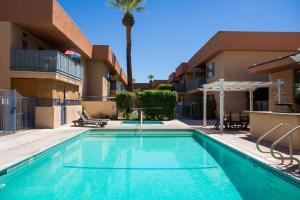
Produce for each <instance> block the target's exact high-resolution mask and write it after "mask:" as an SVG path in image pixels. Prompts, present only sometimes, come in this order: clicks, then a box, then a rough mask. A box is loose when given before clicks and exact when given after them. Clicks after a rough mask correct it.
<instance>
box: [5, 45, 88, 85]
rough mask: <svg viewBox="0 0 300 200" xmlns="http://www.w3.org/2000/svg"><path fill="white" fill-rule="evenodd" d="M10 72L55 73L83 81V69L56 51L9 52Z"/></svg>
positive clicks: (29, 50) (26, 50) (15, 50)
mask: <svg viewBox="0 0 300 200" xmlns="http://www.w3.org/2000/svg"><path fill="white" fill-rule="evenodd" d="M10 68H11V70H13V71H34V72H55V73H59V74H63V75H65V76H67V77H71V78H74V79H77V80H83V67H82V66H81V65H80V64H78V63H77V62H76V61H74V60H73V59H71V58H69V57H68V56H66V55H64V54H62V53H61V52H59V51H56V50H31V49H13V50H11V67H10Z"/></svg>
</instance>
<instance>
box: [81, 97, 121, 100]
mask: <svg viewBox="0 0 300 200" xmlns="http://www.w3.org/2000/svg"><path fill="white" fill-rule="evenodd" d="M115 99H116V98H115V97H101V96H84V97H81V101H114V100H115Z"/></svg>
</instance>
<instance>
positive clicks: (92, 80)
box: [0, 0, 127, 128]
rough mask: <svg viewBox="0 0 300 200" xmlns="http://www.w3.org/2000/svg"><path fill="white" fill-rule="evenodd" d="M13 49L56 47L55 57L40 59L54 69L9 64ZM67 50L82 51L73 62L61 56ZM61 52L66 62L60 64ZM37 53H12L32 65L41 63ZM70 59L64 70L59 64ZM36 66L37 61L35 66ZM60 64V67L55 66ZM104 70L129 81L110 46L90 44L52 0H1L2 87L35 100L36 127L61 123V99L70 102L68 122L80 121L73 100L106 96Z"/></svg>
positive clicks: (67, 113) (107, 87) (0, 65)
mask: <svg viewBox="0 0 300 200" xmlns="http://www.w3.org/2000/svg"><path fill="white" fill-rule="evenodd" d="M35 8H39V9H35ZM13 50H21V51H23V52H25V51H24V50H32V51H34V52H35V53H38V54H40V53H42V51H43V50H51V51H52V52H53V51H54V52H55V53H57V54H55V56H54V57H53V56H52V57H50V56H48V57H43V60H42V62H43V67H46V68H47V69H48V67H49V66H51V67H52V65H54V64H53V63H55V65H56V67H57V68H56V70H53V69H52V68H51V70H48V71H47V70H46V71H41V70H40V69H36V68H34V70H32V69H31V68H30V70H23V69H21V70H20V69H17V68H16V67H15V68H12V60H11V59H14V58H15V57H14V58H12V55H14V54H13V53H12V51H13ZM66 50H74V51H76V52H78V53H80V54H81V58H80V59H79V60H76V61H75V60H73V59H71V58H69V57H68V56H66V55H63V53H64V52H65V51H66ZM23 52H22V53H23ZM22 55H28V54H22ZM51 55H52V54H51ZM60 55H61V56H62V57H63V59H64V60H65V62H64V61H60V62H59V58H60V57H59V56H60ZM38 57H39V56H34V57H33V56H31V57H26V58H22V57H16V60H18V61H20V60H21V62H24V63H26V64H28V63H29V62H28V61H26V59H31V60H30V63H32V65H34V63H39V62H40V61H39V60H37V59H38ZM51 59H52V60H51ZM53 59H56V60H53ZM60 59H61V58H60ZM67 60H68V61H67ZM68 62H72V64H71V65H69V64H68V66H70V67H73V66H75V68H74V67H73V68H72V70H73V71H71V70H69V68H67V69H68V70H69V71H67V72H66V71H63V70H64V69H66V68H63V67H65V65H64V63H68ZM50 63H51V64H50ZM58 63H59V64H58ZM78 64H80V66H81V67H82V68H80V70H81V69H82V74H83V75H82V76H81V77H79V74H78V73H77V71H78V70H77V69H78V68H76V67H77V66H78ZM59 65H60V66H59ZM21 67H24V66H21ZM26 67H28V66H26ZM29 67H31V66H29ZM39 67H40V66H39V65H38V66H37V68H39ZM58 67H62V68H60V69H59V70H57V69H58ZM49 68H50V67H49ZM22 70H23V71H22ZM74 72H76V74H75V75H74ZM108 74H109V75H114V76H118V77H119V80H120V82H122V84H124V85H126V84H127V77H126V75H125V73H124V71H123V70H122V68H121V65H120V64H119V62H118V60H117V59H116V57H115V55H114V53H113V51H112V49H111V48H110V47H109V46H108V45H93V44H91V43H90V41H89V40H88V39H87V38H86V36H85V35H84V34H83V33H82V32H81V30H80V29H79V28H78V27H77V25H76V24H75V23H74V22H73V20H72V19H71V18H70V17H69V16H68V14H67V13H66V12H65V11H64V10H63V9H62V7H61V6H60V5H59V4H58V2H57V1H56V0H43V1H40V0H10V1H3V2H1V6H0V89H6V90H11V89H16V90H17V91H18V92H19V93H20V94H21V95H23V96H28V97H34V98H36V99H37V102H38V103H37V107H36V111H35V116H36V117H35V118H36V127H39V128H40V127H46V128H55V127H57V126H59V125H61V121H60V116H61V112H62V110H61V107H60V106H58V105H57V104H61V102H63V101H62V100H63V99H64V98H65V100H66V101H68V103H67V104H66V105H65V107H66V109H65V110H66V114H65V115H66V118H65V121H66V123H70V122H72V120H75V119H78V114H77V111H78V110H80V109H81V105H77V104H78V103H80V98H81V97H85V96H101V97H103V96H105V97H106V96H109V94H110V92H111V91H110V80H108ZM39 99H41V100H43V101H44V100H45V99H46V101H44V103H45V102H46V104H44V103H43V105H39V102H40V101H39ZM58 99H59V101H57V100H58ZM51 104H53V105H52V106H51ZM74 104H75V105H74Z"/></svg>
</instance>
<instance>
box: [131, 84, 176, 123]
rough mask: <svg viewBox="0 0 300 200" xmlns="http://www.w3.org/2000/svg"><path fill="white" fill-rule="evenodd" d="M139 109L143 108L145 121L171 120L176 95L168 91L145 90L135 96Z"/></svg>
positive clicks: (173, 113) (173, 114) (173, 115)
mask: <svg viewBox="0 0 300 200" xmlns="http://www.w3.org/2000/svg"><path fill="white" fill-rule="evenodd" d="M136 95H137V96H138V99H139V104H140V107H142V108H145V110H144V115H145V118H146V119H150V120H156V119H159V120H161V119H165V120H171V119H174V118H175V106H176V102H177V93H176V92H174V91H170V90H146V91H143V92H138V93H137V94H136Z"/></svg>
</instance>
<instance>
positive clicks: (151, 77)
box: [147, 74, 154, 82]
mask: <svg viewBox="0 0 300 200" xmlns="http://www.w3.org/2000/svg"><path fill="white" fill-rule="evenodd" d="M147 78H148V79H149V80H150V82H152V81H153V79H154V75H152V74H149V76H148V77H147Z"/></svg>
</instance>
